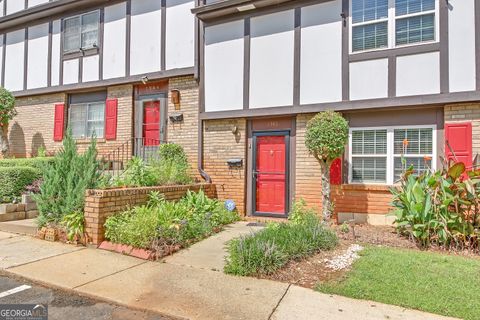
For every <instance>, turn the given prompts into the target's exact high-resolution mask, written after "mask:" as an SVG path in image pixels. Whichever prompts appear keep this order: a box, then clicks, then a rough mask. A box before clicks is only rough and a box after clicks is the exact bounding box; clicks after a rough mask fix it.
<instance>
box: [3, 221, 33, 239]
mask: <svg viewBox="0 0 480 320" xmlns="http://www.w3.org/2000/svg"><path fill="white" fill-rule="evenodd" d="M35 220H36V219H25V220H17V221H7V222H0V231H4V232H10V233H19V234H25V235H31V236H35V235H36V234H37V224H36V222H35Z"/></svg>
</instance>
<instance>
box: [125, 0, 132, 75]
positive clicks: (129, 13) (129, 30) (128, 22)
mask: <svg viewBox="0 0 480 320" xmlns="http://www.w3.org/2000/svg"><path fill="white" fill-rule="evenodd" d="M126 10H127V12H126V16H125V24H126V29H127V30H126V32H125V34H126V41H125V76H127V77H128V76H130V45H131V37H132V0H127V8H126Z"/></svg>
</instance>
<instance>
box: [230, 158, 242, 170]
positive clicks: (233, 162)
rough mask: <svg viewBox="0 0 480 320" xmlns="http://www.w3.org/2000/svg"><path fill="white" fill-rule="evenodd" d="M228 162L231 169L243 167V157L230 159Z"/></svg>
mask: <svg viewBox="0 0 480 320" xmlns="http://www.w3.org/2000/svg"><path fill="white" fill-rule="evenodd" d="M227 164H228V167H229V168H230V169H238V168H241V167H243V159H229V160H227Z"/></svg>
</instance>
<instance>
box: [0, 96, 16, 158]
mask: <svg viewBox="0 0 480 320" xmlns="http://www.w3.org/2000/svg"><path fill="white" fill-rule="evenodd" d="M16 115H17V111H16V110H15V97H14V96H13V95H12V94H11V93H10V91H8V90H7V89H5V88H2V87H0V153H1V154H2V156H3V157H5V156H6V155H7V153H8V123H9V122H10V120H12V119H13V117H15V116H16Z"/></svg>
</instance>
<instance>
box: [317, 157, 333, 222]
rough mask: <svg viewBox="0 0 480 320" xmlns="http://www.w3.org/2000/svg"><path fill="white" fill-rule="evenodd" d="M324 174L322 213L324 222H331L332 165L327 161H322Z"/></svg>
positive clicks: (321, 165)
mask: <svg viewBox="0 0 480 320" xmlns="http://www.w3.org/2000/svg"><path fill="white" fill-rule="evenodd" d="M320 167H321V174H322V213H323V220H324V221H325V222H329V221H330V218H331V216H332V209H333V206H332V201H331V200H330V165H329V163H328V162H327V161H323V160H320Z"/></svg>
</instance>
